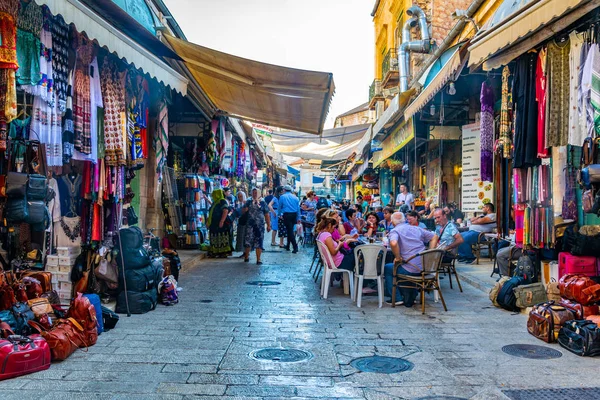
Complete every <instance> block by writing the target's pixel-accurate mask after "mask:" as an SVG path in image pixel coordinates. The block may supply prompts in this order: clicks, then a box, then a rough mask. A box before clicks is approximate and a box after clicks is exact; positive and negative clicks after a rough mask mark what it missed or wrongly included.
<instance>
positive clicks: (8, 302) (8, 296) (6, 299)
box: [0, 284, 17, 311]
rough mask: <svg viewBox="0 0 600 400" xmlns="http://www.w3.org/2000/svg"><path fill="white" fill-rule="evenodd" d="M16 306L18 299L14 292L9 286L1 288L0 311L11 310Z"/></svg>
mask: <svg viewBox="0 0 600 400" xmlns="http://www.w3.org/2000/svg"><path fill="white" fill-rule="evenodd" d="M15 304H17V299H16V298H15V292H14V290H13V289H12V288H11V287H10V286H8V285H7V284H4V285H2V286H0V311H4V310H9V309H10V308H12V306H14V305H15Z"/></svg>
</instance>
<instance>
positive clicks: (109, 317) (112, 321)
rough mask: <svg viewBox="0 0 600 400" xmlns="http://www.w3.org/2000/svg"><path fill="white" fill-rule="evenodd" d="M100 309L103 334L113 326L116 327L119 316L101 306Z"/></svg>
mask: <svg viewBox="0 0 600 400" xmlns="http://www.w3.org/2000/svg"><path fill="white" fill-rule="evenodd" d="M101 308H102V324H103V326H104V332H108V331H110V330H111V329H114V327H115V326H117V322H119V315H118V314H117V313H115V312H114V311H113V310H111V309H110V308H106V307H104V306H101Z"/></svg>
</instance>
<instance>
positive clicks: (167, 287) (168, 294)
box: [158, 275, 179, 306]
mask: <svg viewBox="0 0 600 400" xmlns="http://www.w3.org/2000/svg"><path fill="white" fill-rule="evenodd" d="M158 293H159V300H160V302H161V303H162V304H164V305H165V306H174V305H175V304H177V303H179V297H178V296H177V281H176V280H175V278H173V275H169V276H165V277H164V278H163V279H162V281H160V283H159V284H158Z"/></svg>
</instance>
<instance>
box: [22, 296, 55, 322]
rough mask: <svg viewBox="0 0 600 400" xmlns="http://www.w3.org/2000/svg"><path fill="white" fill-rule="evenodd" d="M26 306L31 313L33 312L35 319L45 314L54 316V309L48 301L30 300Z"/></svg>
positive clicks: (41, 299) (40, 299)
mask: <svg viewBox="0 0 600 400" xmlns="http://www.w3.org/2000/svg"><path fill="white" fill-rule="evenodd" d="M27 305H28V306H29V308H30V309H31V312H33V315H35V318H39V317H41V316H42V315H45V314H52V315H54V309H53V308H52V305H51V304H50V302H49V301H48V299H44V298H39V299H32V300H29V301H28V302H27Z"/></svg>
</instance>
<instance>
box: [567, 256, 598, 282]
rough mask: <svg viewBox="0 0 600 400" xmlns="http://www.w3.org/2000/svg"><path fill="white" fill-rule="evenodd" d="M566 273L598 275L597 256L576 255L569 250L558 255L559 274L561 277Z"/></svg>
mask: <svg viewBox="0 0 600 400" xmlns="http://www.w3.org/2000/svg"><path fill="white" fill-rule="evenodd" d="M599 251H600V250H599ZM565 275H585V276H597V275H598V265H597V263H596V257H589V256H587V257H586V256H574V255H572V254H571V253H567V252H562V253H560V254H559V255H558V276H559V278H561V277H563V276H565Z"/></svg>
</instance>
